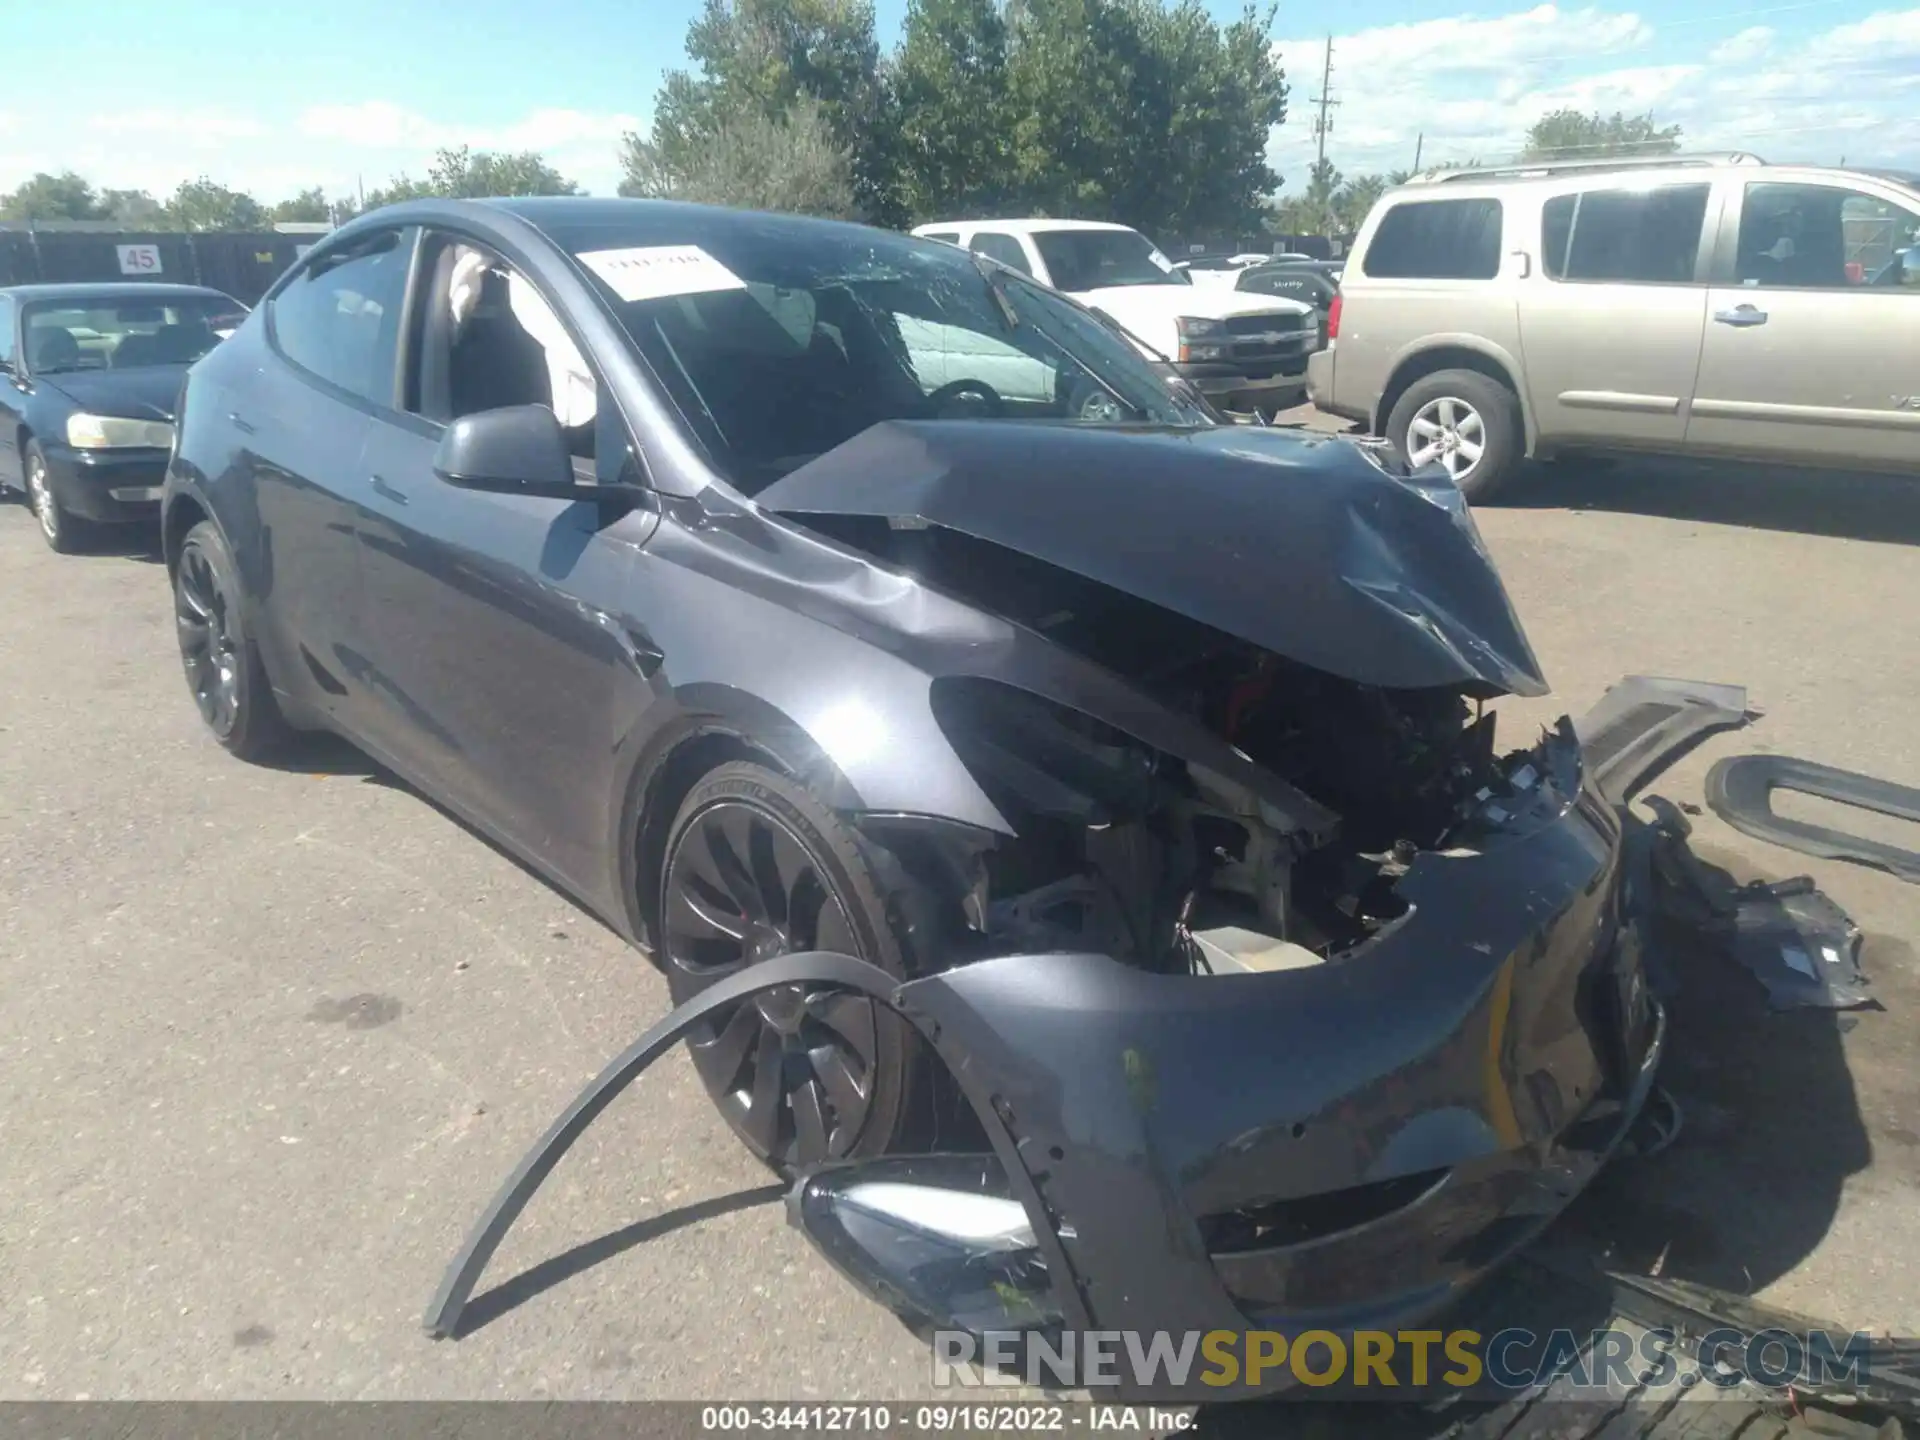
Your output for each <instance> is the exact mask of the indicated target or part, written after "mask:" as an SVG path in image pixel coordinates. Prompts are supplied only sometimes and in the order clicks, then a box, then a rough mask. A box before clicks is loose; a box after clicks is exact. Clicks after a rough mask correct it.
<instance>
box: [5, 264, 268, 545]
mask: <svg viewBox="0 0 1920 1440" xmlns="http://www.w3.org/2000/svg"><path fill="white" fill-rule="evenodd" d="M245 313H246V307H245V306H244V305H242V304H241V303H240V302H239V301H238V300H235V299H234V298H233V297H232V296H230V295H223V294H221V293H220V292H219V291H218V290H208V289H205V288H203V287H201V286H197V285H152V284H124V285H16V286H13V287H11V288H7V289H0V376H4V378H5V379H6V381H7V382H9V383H5V384H0V491H5V490H7V489H9V488H12V489H18V490H20V491H21V492H23V493H24V494H25V495H26V497H27V499H28V501H29V503H31V504H32V506H33V512H34V515H35V517H36V518H37V519H38V520H39V522H40V533H41V535H42V536H43V537H45V539H46V542H47V544H48V545H50V546H52V547H53V548H54V549H55V550H59V551H66V550H70V549H72V548H73V547H74V546H75V545H77V544H79V543H80V542H81V541H82V540H83V539H84V537H85V535H86V532H87V530H88V528H89V527H91V526H93V525H117V524H127V523H137V522H142V521H144V522H147V523H152V522H153V521H154V520H157V519H158V518H159V515H160V487H161V482H162V481H163V480H164V479H165V478H166V470H167V452H168V450H170V449H171V448H172V446H173V407H174V399H175V397H176V396H177V395H178V394H179V393H180V384H181V381H182V380H183V379H184V378H185V377H186V373H187V366H189V365H190V364H192V363H193V362H194V361H195V360H198V359H199V358H200V357H201V356H202V355H204V354H206V353H207V351H209V350H211V349H212V348H213V347H214V346H215V345H216V344H218V343H219V341H220V339H221V334H222V332H223V331H224V332H225V333H227V334H231V333H232V331H233V329H234V327H235V326H236V325H238V323H239V319H240V317H242V316H244V315H245Z"/></svg>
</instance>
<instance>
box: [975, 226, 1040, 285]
mask: <svg viewBox="0 0 1920 1440" xmlns="http://www.w3.org/2000/svg"><path fill="white" fill-rule="evenodd" d="M973 248H974V249H975V250H976V251H978V252H979V253H980V254H982V255H984V256H986V257H987V258H988V259H989V260H998V261H999V262H1000V263H1001V264H1002V265H1010V266H1012V267H1013V268H1014V269H1015V270H1018V271H1019V272H1020V273H1021V274H1022V275H1031V274H1033V266H1031V265H1029V264H1028V263H1027V252H1026V251H1025V250H1022V249H1021V248H1020V242H1019V241H1018V240H1016V239H1014V238H1013V236H1011V235H1002V234H1000V233H999V232H998V231H995V230H982V231H981V232H980V233H979V234H978V235H976V236H974V237H973Z"/></svg>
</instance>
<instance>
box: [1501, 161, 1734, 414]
mask: <svg viewBox="0 0 1920 1440" xmlns="http://www.w3.org/2000/svg"><path fill="white" fill-rule="evenodd" d="M1712 202H1713V185H1712V183H1711V182H1710V181H1705V180H1693V181H1664V180H1663V181H1659V182H1656V183H1653V184H1646V183H1637V184H1635V183H1623V182H1622V181H1621V180H1620V179H1619V178H1618V177H1614V178H1611V179H1610V180H1608V181H1606V182H1602V183H1596V184H1593V185H1590V186H1587V187H1584V188H1581V189H1577V190H1571V191H1568V192H1566V193H1563V194H1558V195H1552V196H1549V197H1547V198H1546V199H1545V200H1544V201H1543V202H1542V204H1541V207H1540V212H1539V213H1540V231H1539V237H1540V245H1539V253H1538V254H1537V255H1536V256H1534V257H1532V261H1533V263H1532V264H1531V266H1530V269H1531V270H1532V274H1530V275H1529V276H1527V277H1526V279H1525V280H1524V281H1523V282H1522V283H1521V284H1520V286H1519V290H1518V294H1519V297H1520V336H1521V343H1522V344H1523V345H1524V347H1525V351H1526V375H1527V390H1528V397H1529V399H1530V400H1531V401H1532V405H1533V414H1534V420H1535V424H1536V426H1537V428H1538V431H1539V434H1540V436H1541V438H1542V439H1543V440H1544V441H1546V442H1547V443H1549V444H1554V443H1561V442H1566V441H1572V442H1575V443H1578V442H1583V441H1584V442H1588V443H1598V444H1607V445H1626V446H1647V447H1650V448H1658V449H1678V448H1679V447H1680V444H1681V442H1682V441H1683V440H1684V439H1685V437H1686V427H1687V405H1688V402H1689V401H1690V400H1691V399H1692V397H1693V387H1694V377H1695V374H1696V372H1697V370H1698V368H1699V363H1700V335H1701V330H1702V327H1703V326H1704V325H1705V323H1706V310H1707V286H1706V270H1705V264H1706V259H1707V257H1706V255H1705V254H1704V250H1703V245H1702V239H1703V237H1704V236H1706V235H1708V234H1710V233H1711V231H1710V229H1709V227H1708V225H1707V219H1708V213H1709V210H1710V207H1711V205H1712Z"/></svg>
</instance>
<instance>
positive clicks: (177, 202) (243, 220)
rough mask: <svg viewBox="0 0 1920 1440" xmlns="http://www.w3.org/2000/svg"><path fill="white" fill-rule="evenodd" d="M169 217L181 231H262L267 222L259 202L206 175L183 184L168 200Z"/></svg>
mask: <svg viewBox="0 0 1920 1440" xmlns="http://www.w3.org/2000/svg"><path fill="white" fill-rule="evenodd" d="M167 216H168V218H169V219H170V220H171V221H172V222H173V224H175V225H177V226H178V227H179V228H180V229H182V230H259V229H261V228H263V227H264V226H265V225H266V223H267V212H266V211H265V210H264V209H262V208H261V205H260V202H259V201H258V200H255V199H254V198H253V197H252V196H251V195H248V194H246V193H245V192H243V191H240V190H230V189H228V188H227V187H226V186H225V185H221V184H219V183H218V182H216V181H213V180H209V179H208V178H207V177H206V176H204V175H202V176H201V177H200V178H199V179H197V180H183V181H182V182H181V183H180V188H179V189H177V190H175V191H174V192H173V198H172V199H170V200H168V201H167Z"/></svg>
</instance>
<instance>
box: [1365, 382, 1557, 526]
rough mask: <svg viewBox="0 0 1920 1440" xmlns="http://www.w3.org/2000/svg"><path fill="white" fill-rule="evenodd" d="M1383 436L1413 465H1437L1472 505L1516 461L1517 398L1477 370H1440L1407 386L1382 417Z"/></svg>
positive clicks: (1507, 475)
mask: <svg viewBox="0 0 1920 1440" xmlns="http://www.w3.org/2000/svg"><path fill="white" fill-rule="evenodd" d="M1387 439H1388V440H1390V441H1391V442H1392V443H1393V448H1394V450H1395V451H1396V452H1398V454H1399V456H1400V458H1401V460H1403V461H1405V462H1406V464H1407V465H1408V466H1409V467H1410V468H1412V469H1421V468H1423V467H1425V466H1428V465H1438V466H1440V468H1441V469H1443V470H1445V471H1446V472H1447V474H1448V475H1449V476H1450V477H1451V478H1452V480H1453V483H1454V484H1455V485H1457V486H1459V487H1460V493H1461V494H1462V495H1464V496H1465V497H1466V498H1467V500H1468V501H1469V502H1470V503H1472V504H1475V505H1478V504H1482V503H1484V502H1486V501H1488V500H1491V499H1492V498H1493V497H1494V496H1495V495H1496V494H1498V493H1499V491H1500V490H1501V489H1502V488H1503V487H1505V486H1506V485H1507V484H1508V483H1510V482H1511V481H1512V479H1513V475H1514V472H1515V471H1516V470H1517V469H1518V468H1519V466H1520V460H1521V455H1522V451H1523V450H1524V448H1525V446H1524V437H1523V434H1522V431H1521V425H1520V402H1519V398H1518V397H1517V396H1516V395H1515V394H1514V393H1513V391H1511V390H1509V389H1508V388H1507V387H1506V386H1505V385H1502V384H1501V383H1500V382H1499V381H1498V380H1495V379H1493V378H1492V377H1491V376H1487V375H1482V374H1481V373H1480V372H1479V371H1477V370H1440V371H1436V372H1435V373H1434V374H1432V375H1426V376H1423V377H1422V378H1420V379H1418V380H1416V381H1414V382H1413V384H1412V385H1410V386H1408V387H1407V391H1406V393H1405V394H1404V395H1402V396H1401V397H1400V399H1399V400H1398V401H1397V402H1395V404H1394V407H1393V413H1392V414H1391V415H1389V416H1388V417H1387Z"/></svg>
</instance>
